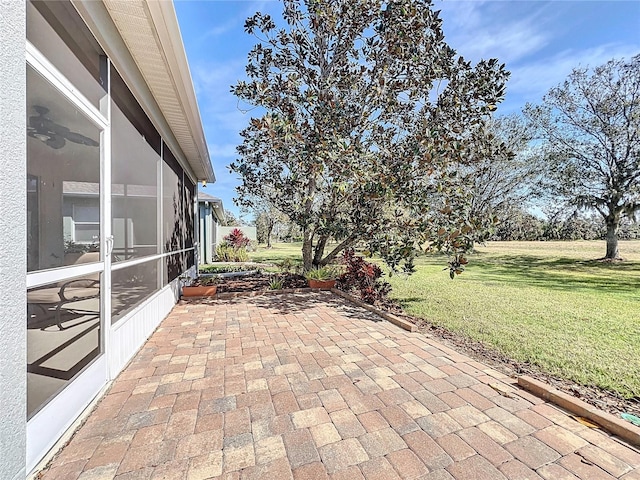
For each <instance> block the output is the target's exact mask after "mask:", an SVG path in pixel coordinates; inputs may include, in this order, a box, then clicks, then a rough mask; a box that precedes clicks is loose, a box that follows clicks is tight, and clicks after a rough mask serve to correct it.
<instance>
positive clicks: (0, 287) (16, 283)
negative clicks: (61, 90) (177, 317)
mask: <svg viewBox="0 0 640 480" xmlns="http://www.w3.org/2000/svg"><path fill="white" fill-rule="evenodd" d="M0 32H1V37H2V41H0V72H2V73H1V74H0V145H2V148H0V167H1V169H2V172H1V174H0V367H1V368H0V405H1V406H2V407H1V409H2V413H1V414H0V478H2V479H7V480H17V479H23V478H24V477H25V474H26V472H25V455H26V454H25V452H26V422H27V413H26V405H27V402H26V398H27V383H26V379H27V372H26V370H25V365H26V361H27V356H26V353H27V343H26V334H27V332H26V328H25V305H26V301H27V300H26V273H27V262H26V251H25V247H24V238H25V237H26V218H25V214H24V212H25V205H26V162H25V159H26V137H25V133H24V132H25V129H26V122H25V115H24V105H25V101H26V100H25V92H26V88H25V84H26V77H25V75H26V71H25V65H24V58H25V42H24V39H25V35H26V19H25V4H24V2H17V1H15V0H0Z"/></svg>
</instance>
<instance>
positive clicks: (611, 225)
mask: <svg viewBox="0 0 640 480" xmlns="http://www.w3.org/2000/svg"><path fill="white" fill-rule="evenodd" d="M605 222H606V224H607V254H606V255H605V257H604V258H608V259H615V258H620V254H619V253H618V229H619V228H620V219H619V218H618V217H617V216H609V217H607V218H606V219H605Z"/></svg>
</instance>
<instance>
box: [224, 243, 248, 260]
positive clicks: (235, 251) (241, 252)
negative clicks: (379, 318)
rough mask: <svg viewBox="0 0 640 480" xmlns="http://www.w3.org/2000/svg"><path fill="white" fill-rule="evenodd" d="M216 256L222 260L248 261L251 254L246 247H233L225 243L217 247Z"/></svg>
mask: <svg viewBox="0 0 640 480" xmlns="http://www.w3.org/2000/svg"><path fill="white" fill-rule="evenodd" d="M216 258H217V260H218V261H220V262H247V261H249V254H248V253H247V249H246V248H244V247H232V246H230V245H227V244H224V243H223V244H221V245H218V246H217V247H216Z"/></svg>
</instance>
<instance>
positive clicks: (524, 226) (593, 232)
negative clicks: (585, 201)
mask: <svg viewBox="0 0 640 480" xmlns="http://www.w3.org/2000/svg"><path fill="white" fill-rule="evenodd" d="M563 213H564V212H562V211H559V212H556V213H554V214H550V215H549V216H548V218H545V219H542V218H540V217H537V216H535V215H533V214H531V213H529V212H527V211H526V210H524V209H522V208H518V207H513V208H509V209H507V210H505V211H503V212H501V214H500V216H499V217H501V218H499V219H498V223H497V225H496V227H495V231H494V233H493V235H492V236H491V238H490V239H491V240H498V241H510V240H521V241H549V240H605V239H606V237H607V227H606V224H605V222H604V220H603V219H602V217H601V216H599V215H597V214H591V215H588V214H584V213H580V212H573V213H572V214H571V215H568V216H567V215H566V214H563ZM618 238H619V239H621V240H636V239H640V224H638V223H637V222H633V221H631V220H629V219H623V220H622V221H621V222H620V230H619V232H618Z"/></svg>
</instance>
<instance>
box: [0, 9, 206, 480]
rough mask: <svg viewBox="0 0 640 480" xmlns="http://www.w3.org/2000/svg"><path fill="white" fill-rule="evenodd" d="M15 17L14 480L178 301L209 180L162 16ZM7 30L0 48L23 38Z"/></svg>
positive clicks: (172, 26)
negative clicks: (20, 429) (18, 205)
mask: <svg viewBox="0 0 640 480" xmlns="http://www.w3.org/2000/svg"><path fill="white" fill-rule="evenodd" d="M9 3H11V2H9ZM17 3H20V2H17ZM2 9H3V11H2V13H3V14H5V15H7V16H5V20H8V18H10V16H11V15H14V16H15V17H17V16H18V15H19V13H16V10H17V9H16V6H15V5H13V6H12V5H3V6H2ZM18 12H19V10H18ZM22 12H23V13H22V14H23V15H24V17H25V18H24V19H22V22H23V25H25V26H26V34H25V29H19V28H18V30H17V32H22V34H23V38H22V42H25V38H26V43H24V50H23V51H24V56H23V60H22V61H23V68H26V71H25V75H24V76H21V77H20V78H21V79H24V82H23V83H24V86H23V90H22V92H23V93H24V97H22V98H24V99H25V102H24V103H23V105H22V110H23V112H24V113H23V115H24V117H23V118H24V130H23V133H22V134H23V135H24V137H23V138H22V139H14V140H13V141H14V142H15V143H16V144H18V143H21V142H24V143H22V145H23V147H24V148H23V151H24V158H16V157H12V158H11V159H9V161H10V162H16V164H17V163H20V162H22V165H20V166H19V167H18V166H17V167H16V168H17V170H18V171H19V172H20V174H21V175H20V176H18V178H14V182H13V183H12V184H11V185H12V186H11V188H13V189H15V191H16V194H18V195H20V196H21V198H22V202H23V203H22V205H24V209H23V217H22V219H21V221H20V224H18V222H17V221H16V224H15V227H16V228H15V229H14V234H15V235H14V244H15V246H13V247H7V245H6V241H7V238H5V236H4V235H3V237H2V242H3V253H5V252H6V251H7V250H6V249H7V248H12V249H13V250H12V251H14V252H15V254H16V262H15V265H16V266H18V267H17V268H20V266H22V265H24V263H26V273H25V275H24V276H23V277H20V276H16V278H20V279H22V278H24V281H25V287H26V298H25V297H24V295H18V296H17V297H16V301H18V302H19V303H21V304H22V305H23V311H24V312H25V314H24V317H23V318H25V320H24V321H22V322H21V321H19V320H18V319H15V318H14V319H13V322H14V323H13V325H12V326H11V327H10V328H12V329H14V330H13V331H12V332H10V333H11V334H12V335H14V336H15V338H22V339H24V345H23V346H22V348H21V352H22V353H23V355H24V357H23V358H25V359H26V366H25V367H26V373H25V374H26V391H25V392H24V394H25V395H24V403H25V405H24V409H21V411H20V413H19V414H16V413H15V412H14V411H11V412H9V414H10V416H15V417H18V416H22V415H23V414H26V418H25V419H24V420H25V421H24V422H23V423H22V424H23V425H24V427H25V428H24V430H25V431H24V436H25V437H26V440H25V439H24V438H16V439H15V442H18V443H20V442H21V443H22V444H25V442H26V448H25V450H26V459H23V461H24V462H25V463H26V467H24V468H25V469H24V470H23V473H22V475H23V476H24V473H28V472H29V471H30V470H32V469H33V467H34V466H35V465H36V464H37V462H38V461H39V460H40V459H41V458H42V457H43V455H45V454H46V452H47V451H48V450H49V449H50V448H51V447H52V446H53V445H54V444H55V442H56V441H58V439H59V438H60V437H61V436H62V435H63V433H64V432H65V431H66V430H67V429H68V428H69V427H70V425H72V423H73V422H74V421H75V420H76V419H77V418H78V417H79V416H80V415H81V414H82V412H83V410H85V409H86V408H87V406H88V405H90V403H91V402H92V401H93V400H94V399H95V398H96V397H97V396H99V395H100V392H101V391H102V390H103V389H104V388H105V386H106V385H107V384H108V382H109V380H110V379H112V378H114V377H115V376H116V375H117V374H118V372H120V371H121V369H122V368H123V367H124V366H125V365H126V364H127V362H128V361H129V360H130V359H131V357H132V356H133V354H134V353H135V352H136V351H137V349H138V348H139V347H140V346H141V345H142V344H143V342H144V341H145V340H146V338H147V337H148V336H149V334H150V333H151V332H153V330H154V329H155V328H156V327H157V325H158V324H159V323H160V321H161V320H162V319H163V318H164V316H165V315H166V314H167V313H168V312H169V311H170V309H171V307H172V306H173V305H174V304H175V302H176V301H177V299H178V281H179V280H178V277H180V276H181V275H183V274H189V273H193V272H194V271H195V268H196V267H195V265H196V263H197V260H196V255H197V233H198V232H197V225H198V220H197V188H196V186H197V183H198V182H199V181H207V182H213V181H215V177H214V173H213V169H212V167H211V163H210V160H209V155H208V151H207V148H206V142H205V138H204V133H203V129H202V125H201V121H200V115H199V112H198V108H197V103H196V100H195V94H194V91H193V86H192V83H191V78H190V74H189V68H188V65H187V61H186V57H185V53H184V48H183V45H182V41H181V37H180V31H179V28H178V24H177V20H176V16H175V12H174V9H173V4H172V3H171V2H155V1H127V2H122V1H110V0H105V1H27V2H26V3H25V4H24V5H22ZM25 20H26V21H25ZM3 22H4V20H3ZM19 23H20V22H19ZM2 27H3V32H2V33H3V42H4V39H5V38H9V39H11V35H14V36H16V35H18V34H19V33H16V30H15V29H11V30H10V31H9V29H8V28H7V27H6V25H5V24H4V23H3V24H2ZM14 40H15V38H14ZM18 53H19V52H18ZM3 61H4V60H3ZM8 81H11V79H10V78H9V79H7V78H5V79H3V80H2V82H3V83H4V82H8ZM2 86H4V85H2ZM13 87H15V85H13ZM25 133H26V135H25ZM9 140H11V139H9ZM9 145H11V143H10V144H9ZM17 183H19V184H20V185H19V186H18V185H17ZM25 257H26V258H25ZM23 302H24V303H23ZM11 308H13V307H12V306H9V305H5V304H4V303H3V306H2V314H3V315H2V317H3V319H4V318H6V317H5V314H8V313H9V311H10V310H11ZM2 328H5V329H6V328H9V327H7V326H6V325H5V326H3V327H2ZM18 328H21V329H24V330H26V331H25V332H17V329H18ZM7 338H10V337H7ZM0 341H2V342H4V341H5V340H4V336H3V338H0ZM7 341H8V340H7ZM3 346H4V345H3ZM1 351H6V349H4V348H3V349H2V350H1ZM0 355H2V354H0ZM2 360H5V358H2ZM10 360H11V361H15V358H14V357H12V358H11V359H10ZM0 365H2V366H0V368H3V369H5V368H10V367H9V366H8V365H10V362H2V364H0ZM23 368H24V367H23ZM4 373H5V372H4V371H3V374H4ZM3 378H5V377H4V376H3ZM11 378H12V379H13V380H12V381H13V382H14V383H15V387H16V388H18V389H19V390H20V389H22V390H24V388H23V386H24V384H23V382H22V381H23V380H24V377H20V376H19V375H13V376H12V377H11ZM19 381H20V384H18V383H19ZM6 386H7V385H6V384H5V385H3V387H6ZM8 386H9V387H11V385H8ZM13 400H15V399H13ZM4 413H6V412H3V414H4ZM5 441H10V440H6V439H3V442H5ZM9 446H10V447H11V445H9ZM3 450H4V451H5V452H11V451H13V450H16V451H17V450H18V449H13V448H9V449H8V450H7V449H3ZM12 462H13V459H12V458H6V457H5V458H4V459H3V460H0V472H2V471H4V470H2V469H3V468H7V469H11V468H14V467H12V466H11V465H12ZM0 477H2V478H6V477H5V476H3V475H2V474H0ZM8 478H14V477H13V476H10V477H8ZM15 478H17V477H15Z"/></svg>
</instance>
